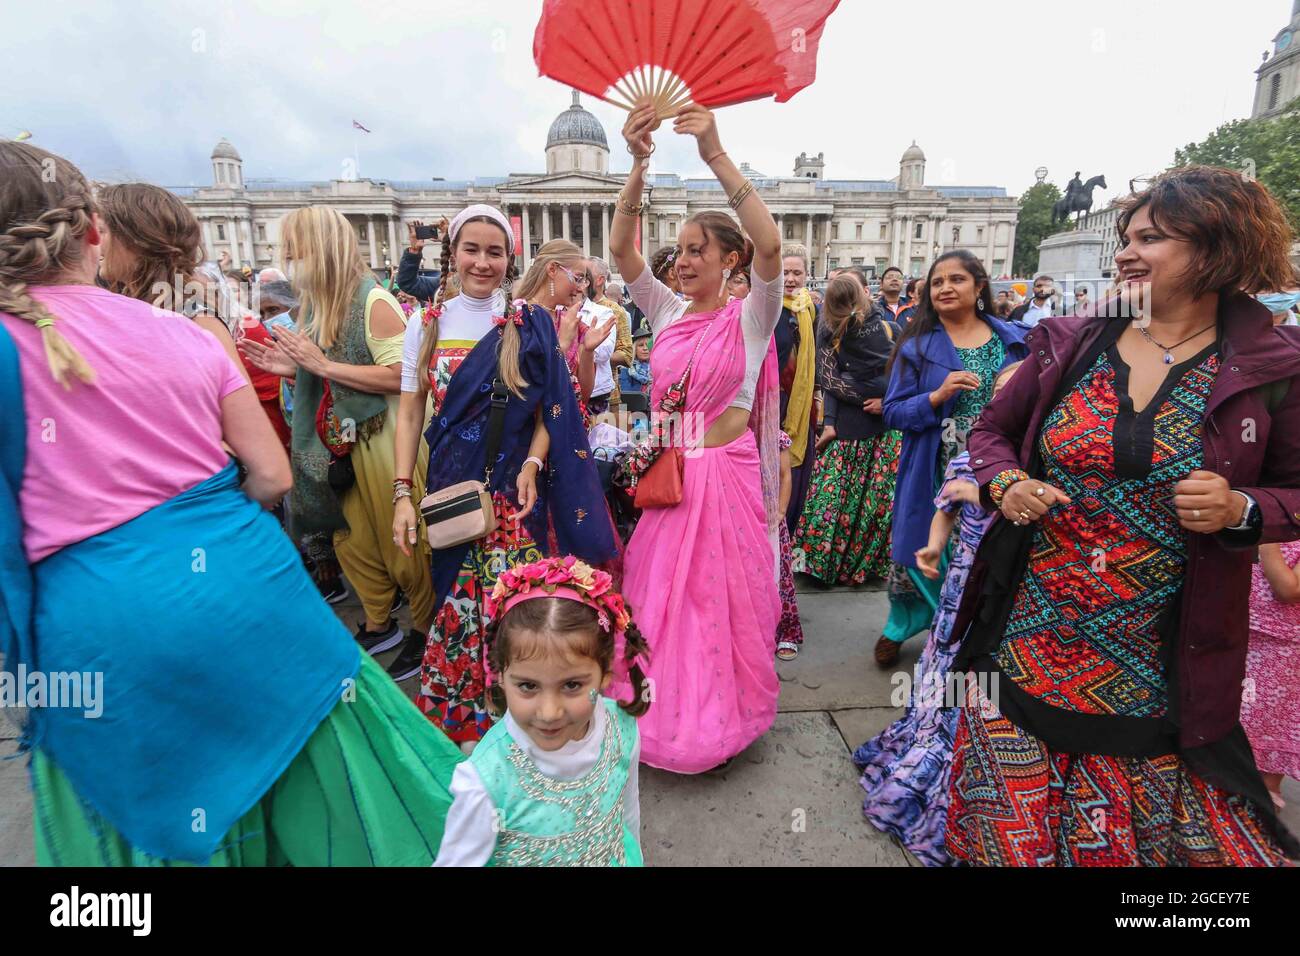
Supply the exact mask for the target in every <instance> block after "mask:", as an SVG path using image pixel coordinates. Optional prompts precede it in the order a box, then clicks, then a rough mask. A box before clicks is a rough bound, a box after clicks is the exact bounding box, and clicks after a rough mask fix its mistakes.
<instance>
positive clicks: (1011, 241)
mask: <svg viewBox="0 0 1300 956" xmlns="http://www.w3.org/2000/svg"><path fill="white" fill-rule="evenodd" d="M1015 261H1016V223H1014V222H1013V223H1012V224H1011V235H1009V236H1008V237H1007V263H1006V265H1005V266H1003V268H1004V269H1006V273H1007V275H1011V274H1012V268H1011V264H1012V263H1013V262H1015ZM1100 266H1101V268H1102V269H1105V268H1107V267H1108V266H1109V263H1106V262H1103V263H1100Z"/></svg>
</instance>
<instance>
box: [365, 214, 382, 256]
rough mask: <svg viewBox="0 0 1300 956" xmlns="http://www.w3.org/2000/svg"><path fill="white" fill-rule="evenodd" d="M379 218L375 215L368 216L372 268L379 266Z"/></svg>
mask: <svg viewBox="0 0 1300 956" xmlns="http://www.w3.org/2000/svg"><path fill="white" fill-rule="evenodd" d="M377 222H378V220H376V219H375V217H374V216H367V217H366V231H367V232H369V233H370V242H369V246H370V268H372V269H378V268H379V264H380V263H379V230H378V229H377V228H376V223H377Z"/></svg>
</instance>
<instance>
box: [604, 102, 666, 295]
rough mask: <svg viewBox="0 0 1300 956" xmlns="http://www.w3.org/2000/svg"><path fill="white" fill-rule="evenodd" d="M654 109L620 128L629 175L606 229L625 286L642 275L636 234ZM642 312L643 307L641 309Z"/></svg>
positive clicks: (636, 115)
mask: <svg viewBox="0 0 1300 956" xmlns="http://www.w3.org/2000/svg"><path fill="white" fill-rule="evenodd" d="M658 125H659V121H658V120H656V119H655V115H654V107H642V108H641V109H638V110H633V111H632V112H631V113H630V114H629V115H628V118H627V122H626V123H624V124H623V139H624V140H626V141H627V147H628V151H629V152H631V154H632V171H631V172H630V173H628V174H627V182H626V183H624V184H623V191H622V192H621V193H619V194H618V199H617V201H616V202H615V203H614V220H613V222H611V223H610V227H609V254H610V257H611V258H613V260H614V266H615V267H616V268H617V269H618V271H619V274H621V275H622V276H623V279H624V280H625V281H627V282H631V281H633V280H634V279H636V278H637V276H639V275H641V273H642V272H643V271H645V259H643V258H641V253H639V252H637V248H636V230H637V226H638V225H639V224H640V221H641V205H642V204H641V195H642V193H644V192H645V169H644V168H643V167H642V165H641V164H642V163H643V162H644V161H646V160H648V159H649V158H650V153H651V151H652V150H653V148H654V141H653V140H652V139H651V138H650V134H651V133H652V132H653V131H654V130H655V129H656V128H657V127H658ZM643 309H644V307H643Z"/></svg>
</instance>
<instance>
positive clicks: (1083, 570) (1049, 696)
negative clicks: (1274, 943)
mask: <svg viewBox="0 0 1300 956" xmlns="http://www.w3.org/2000/svg"><path fill="white" fill-rule="evenodd" d="M1218 369H1219V354H1218V349H1217V346H1214V347H1211V348H1209V349H1207V350H1205V351H1204V352H1202V353H1201V354H1200V355H1198V356H1196V357H1194V358H1192V359H1190V360H1188V361H1187V362H1184V363H1182V364H1181V365H1178V366H1175V367H1173V368H1171V369H1170V371H1169V373H1168V377H1167V379H1166V381H1165V384H1164V385H1163V386H1162V387H1161V389H1160V391H1159V392H1158V393H1157V394H1156V395H1155V397H1154V398H1153V399H1152V400H1151V402H1150V403H1149V404H1148V405H1147V407H1146V408H1144V409H1143V410H1142V411H1140V412H1138V411H1135V410H1134V408H1133V402H1132V399H1131V398H1130V397H1129V395H1128V368H1127V366H1126V365H1125V364H1124V362H1123V359H1122V358H1121V356H1120V354H1119V351H1118V349H1117V347H1116V346H1115V345H1113V344H1112V345H1110V346H1109V347H1108V348H1107V349H1106V350H1104V351H1102V352H1101V354H1100V355H1098V356H1097V358H1096V361H1095V362H1094V363H1092V365H1091V367H1090V368H1089V369H1088V370H1087V371H1085V372H1084V373H1083V375H1082V377H1081V378H1080V379H1079V381H1078V383H1077V384H1076V385H1075V386H1074V388H1073V389H1072V390H1071V391H1070V392H1068V393H1067V394H1066V395H1065V397H1064V398H1063V400H1062V401H1061V403H1060V404H1059V405H1057V407H1056V408H1055V409H1054V411H1053V412H1052V413H1051V414H1050V415H1049V416H1048V418H1047V419H1046V421H1045V422H1044V425H1043V428H1042V431H1041V433H1040V436H1039V451H1040V453H1041V456H1042V461H1043V465H1044V469H1045V470H1044V472H1043V475H1044V480H1046V481H1047V482H1048V483H1050V484H1052V485H1054V486H1055V487H1057V488H1060V489H1061V490H1062V491H1064V492H1065V493H1066V494H1067V495H1068V496H1069V497H1070V499H1071V502H1072V503H1071V504H1069V505H1058V506H1057V507H1055V508H1053V509H1052V510H1051V511H1050V512H1049V513H1048V515H1047V516H1046V517H1045V518H1044V519H1043V520H1042V521H1041V522H1039V524H1038V525H1037V526H1036V527H1035V529H1034V532H1033V540H1032V545H1031V547H1030V553H1029V561H1028V566H1027V567H1026V569H1025V572H1024V575H1023V577H1022V579H1021V581H1020V584H1019V589H1018V591H1017V592H1016V595H1015V599H1014V603H1013V605H1012V608H1011V612H1010V616H1009V618H1008V620H1007V624H1006V628H1005V633H1004V635H1003V637H1002V640H1001V644H1000V646H999V647H998V648H997V650H996V651H995V652H994V654H993V660H994V662H995V664H996V670H995V671H994V673H993V675H992V676H993V677H994V678H995V681H994V683H992V684H991V685H990V688H989V691H988V693H987V694H985V693H983V692H982V691H977V690H975V688H974V687H973V686H972V688H971V698H970V700H969V704H970V705H971V706H967V707H966V708H963V710H962V713H961V717H960V720H959V722H958V729H957V736H956V741H955V744H954V763H953V773H952V788H951V793H950V804H949V808H948V825H947V849H948V852H949V853H950V854H951V855H952V856H953V857H955V858H956V859H959V860H963V861H966V862H967V863H971V864H975V865H985V866H1052V865H1060V866H1171V865H1184V866H1187V865H1191V866H1248V865H1279V864H1281V863H1282V862H1283V856H1282V853H1281V850H1280V848H1279V847H1278V845H1277V843H1276V840H1275V839H1274V837H1273V836H1272V832H1271V830H1270V828H1269V826H1268V825H1267V822H1266V816H1265V815H1266V814H1268V815H1270V816H1269V818H1271V808H1268V810H1266V811H1262V808H1261V807H1260V806H1258V805H1257V804H1255V803H1254V802H1253V801H1251V800H1250V799H1248V798H1246V797H1245V796H1242V795H1240V794H1237V793H1230V792H1228V791H1227V790H1223V789H1220V788H1218V787H1216V786H1214V785H1211V784H1210V783H1208V782H1207V781H1206V780H1205V779H1203V778H1202V777H1201V776H1199V775H1198V774H1197V773H1196V772H1194V771H1193V770H1192V769H1191V767H1190V766H1189V765H1188V763H1187V762H1186V760H1185V759H1184V757H1183V756H1182V755H1180V754H1179V753H1178V752H1177V745H1176V733H1175V732H1174V731H1175V727H1176V725H1175V724H1174V722H1173V720H1172V717H1173V715H1172V714H1170V711H1169V704H1170V701H1171V698H1172V695H1171V693H1170V689H1169V686H1168V682H1167V678H1166V673H1167V665H1168V663H1169V660H1170V657H1171V652H1172V647H1171V643H1170V635H1172V634H1173V633H1175V632H1174V631H1173V630H1172V626H1171V622H1172V621H1174V620H1176V616H1177V614H1176V609H1177V606H1178V598H1179V596H1180V594H1181V587H1182V579H1183V570H1184V567H1185V565H1186V561H1187V544H1186V532H1185V531H1184V530H1183V529H1182V527H1181V526H1180V525H1179V523H1178V517H1177V514H1176V512H1175V510H1174V507H1173V502H1172V497H1173V487H1174V485H1175V484H1176V483H1177V482H1178V481H1181V480H1182V479H1183V478H1185V477H1186V476H1187V475H1188V474H1189V473H1190V472H1192V471H1195V470H1196V469H1198V468H1200V467H1201V466H1202V462H1203V447H1202V439H1201V427H1202V425H1201V423H1202V421H1203V417H1204V410H1205V406H1206V401H1207V399H1208V397H1209V394H1210V390H1211V388H1212V386H1213V384H1214V380H1215V376H1216V374H1217V372H1218ZM999 691H1000V694H999V693H998V692H999ZM998 696H1001V697H1002V698H1003V699H1002V701H1001V704H1002V707H1003V708H1004V709H1006V708H1008V707H1011V708H1013V710H1014V712H1015V713H1017V714H1018V715H1019V716H1018V719H1017V722H1014V723H1013V722H1012V721H1011V720H1010V719H1008V718H1007V717H1006V716H1004V713H1003V712H1002V711H1000V710H999V708H998V706H997V704H998V702H997V700H996V698H997V697H998ZM1026 718H1028V719H1026ZM1022 724H1027V725H1029V726H1036V727H1038V728H1039V730H1040V732H1041V733H1044V734H1048V733H1049V730H1048V728H1049V727H1050V728H1051V731H1050V733H1051V734H1052V735H1054V736H1055V738H1056V739H1058V740H1059V739H1061V736H1062V735H1073V736H1072V739H1074V740H1080V739H1081V738H1082V739H1083V743H1082V745H1081V746H1079V747H1078V748H1075V749H1074V752H1064V751H1063V750H1060V749H1054V748H1052V747H1050V746H1048V745H1047V743H1045V742H1044V741H1043V740H1042V739H1040V738H1039V737H1038V736H1035V734H1034V733H1032V732H1031V731H1030V730H1027V729H1025V727H1024V726H1021V725H1022ZM1063 728H1065V729H1063ZM1081 728H1082V729H1081ZM1138 740H1143V741H1148V742H1149V743H1148V744H1144V745H1141V746H1139V745H1137V744H1135V741H1138ZM1112 754H1128V755H1125V756H1115V755H1112Z"/></svg>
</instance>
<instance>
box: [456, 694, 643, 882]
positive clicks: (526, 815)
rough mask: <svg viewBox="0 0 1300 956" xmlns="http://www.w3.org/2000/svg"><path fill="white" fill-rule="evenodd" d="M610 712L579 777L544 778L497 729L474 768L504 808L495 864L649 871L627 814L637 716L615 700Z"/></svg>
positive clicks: (501, 727)
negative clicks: (642, 868)
mask: <svg viewBox="0 0 1300 956" xmlns="http://www.w3.org/2000/svg"><path fill="white" fill-rule="evenodd" d="M600 706H603V707H604V708H605V718H606V719H605V720H604V722H603V723H604V732H603V734H602V740H601V744H600V756H599V757H598V758H597V759H596V762H595V764H594V765H593V766H592V767H591V769H590V770H588V771H587V772H586V773H584V774H582V775H581V776H579V777H578V778H577V779H574V780H558V779H555V778H553V777H548V776H546V775H545V774H543V773H542V772H541V771H540V770H539V769H538V767H537V765H536V764H535V763H533V761H532V759H531V758H530V757H529V756H528V754H527V753H525V752H524V750H523V749H522V748H521V747H520V746H519V745H518V744H517V743H516V742H515V740H514V739H513V738H512V737H511V736H510V732H509V730H508V729H507V725H506V722H505V721H501V722H500V723H497V724H495V725H494V726H493V727H492V729H491V730H489V731H488V732H487V735H486V736H485V737H484V738H483V740H482V742H481V743H479V745H478V746H477V747H475V748H474V753H473V754H472V755H471V756H470V763H471V764H472V765H473V767H474V769H475V771H476V772H477V773H478V775H479V779H480V780H482V782H483V785H484V787H485V788H486V789H487V792H488V794H489V796H490V797H491V800H492V806H493V807H494V808H495V810H496V825H495V826H496V832H497V841H496V848H495V849H494V851H493V853H492V858H491V860H490V861H489V862H488V865H489V866H641V865H642V860H641V845H640V840H639V838H638V835H637V834H636V833H633V832H632V829H631V827H629V826H628V824H627V821H626V817H625V810H626V808H625V805H624V801H625V798H624V789H625V787H626V785H627V781H628V775H629V773H630V772H631V768H632V759H633V755H634V753H635V751H636V741H637V728H636V719H635V718H634V717H631V716H629V715H628V714H627V713H626V712H625V711H624V710H623V709H622V708H621V707H619V706H618V704H617V703H615V702H614V701H613V700H610V699H609V698H607V697H603V698H601V703H600Z"/></svg>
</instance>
